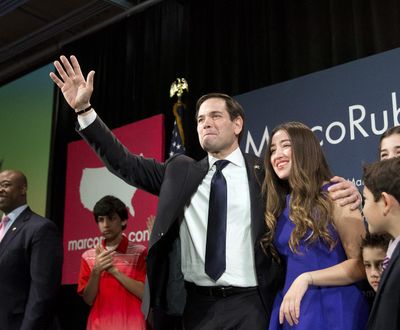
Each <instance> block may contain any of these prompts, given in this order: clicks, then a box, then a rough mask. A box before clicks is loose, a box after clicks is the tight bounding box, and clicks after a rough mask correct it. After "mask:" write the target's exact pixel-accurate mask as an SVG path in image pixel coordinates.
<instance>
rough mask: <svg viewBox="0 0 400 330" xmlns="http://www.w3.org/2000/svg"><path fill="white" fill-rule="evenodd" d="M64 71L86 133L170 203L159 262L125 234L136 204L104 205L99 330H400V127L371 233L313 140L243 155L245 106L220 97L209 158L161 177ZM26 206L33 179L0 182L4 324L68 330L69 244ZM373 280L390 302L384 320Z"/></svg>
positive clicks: (85, 84)
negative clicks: (63, 300) (61, 318)
mask: <svg viewBox="0 0 400 330" xmlns="http://www.w3.org/2000/svg"><path fill="white" fill-rule="evenodd" d="M54 64H55V68H56V71H57V73H58V75H57V74H56V73H53V72H52V73H50V77H51V79H52V80H53V81H54V82H55V84H56V85H57V86H58V87H59V88H60V90H61V92H62V93H63V95H64V98H65V100H66V101H67V103H68V104H69V105H70V107H71V108H72V109H74V111H75V113H76V114H77V120H78V126H77V127H78V128H77V132H78V133H79V134H80V135H81V136H82V138H83V139H84V140H85V141H87V143H88V144H89V145H90V146H91V147H92V149H93V150H94V152H95V153H97V155H98V157H99V158H100V159H101V160H102V162H103V163H104V164H105V165H106V166H107V168H108V169H109V170H110V171H111V172H112V173H114V174H115V175H116V176H118V177H120V178H121V179H123V180H124V181H125V182H127V183H129V184H131V185H134V186H135V187H138V188H140V189H143V190H145V191H147V192H150V193H152V194H155V195H157V196H158V197H159V202H158V210H157V215H156V218H155V220H154V223H153V222H152V223H151V226H150V227H151V229H152V230H151V236H150V241H149V245H148V250H147V249H146V248H144V247H143V246H141V245H138V244H134V243H132V242H129V241H128V239H127V237H126V236H125V235H124V234H123V231H124V229H125V228H126V224H127V219H128V214H127V209H126V206H125V205H124V204H123V202H122V201H120V200H119V199H117V198H116V197H113V196H105V197H103V198H102V199H101V200H99V201H98V202H97V203H96V205H95V207H94V210H93V215H94V219H95V222H96V224H97V226H98V228H99V231H100V233H101V235H102V236H103V238H104V240H102V243H101V244H99V246H97V247H96V248H94V249H90V250H88V251H85V252H84V253H83V255H82V258H81V268H80V273H79V279H78V293H79V294H80V295H82V298H83V300H84V301H85V302H86V303H87V304H89V305H90V306H91V311H90V315H89V318H88V322H87V329H116V330H123V329H169V327H172V323H168V326H167V325H166V324H167V323H165V322H166V320H167V319H168V315H172V316H174V320H175V321H176V324H174V325H173V326H174V327H175V329H207V330H209V329H270V330H278V329H307V330H309V329H311V330H312V329H343V330H346V329H349V330H350V329H398V328H400V319H399V316H398V315H399V313H398V312H399V310H400V292H399V290H398V288H397V281H396V279H397V277H398V275H400V274H399V272H400V261H397V259H398V258H399V254H400V250H399V249H400V247H398V246H397V243H398V241H399V240H400V178H399V173H400V157H398V158H396V156H399V155H400V127H393V128H391V129H389V130H388V131H387V132H386V133H385V134H383V135H382V137H381V140H380V145H379V160H378V161H377V162H375V163H373V164H371V165H366V166H365V167H364V176H363V180H364V184H365V186H364V191H363V197H364V198H363V199H364V206H363V215H364V216H365V219H366V222H365V221H364V220H363V215H362V212H361V207H360V206H361V196H360V194H359V192H358V190H357V189H356V187H355V186H354V185H353V184H352V183H350V182H348V181H347V180H345V179H343V178H341V177H337V176H333V175H332V173H331V171H330V169H329V166H328V163H327V161H326V159H325V156H324V154H323V151H322V148H321V146H320V144H319V142H318V140H317V138H316V137H315V135H314V133H313V132H312V131H311V129H310V128H308V127H307V126H306V125H304V124H302V123H300V122H288V123H284V124H281V125H279V126H277V127H276V128H275V129H274V130H273V131H272V132H271V135H270V139H269V144H268V147H267V149H266V152H265V156H264V159H263V160H261V159H259V158H257V157H255V156H252V155H248V154H245V153H242V151H241V150H240V148H239V144H240V139H241V136H242V133H243V126H244V121H245V113H244V111H243V108H242V107H241V105H240V104H239V103H238V102H237V101H236V100H235V99H233V98H231V97H230V96H228V95H225V94H220V93H210V94H207V95H204V96H202V97H201V98H200V99H199V100H198V102H197V104H196V120H197V131H198V137H199V142H200V145H201V147H202V148H203V149H204V150H205V151H206V152H207V157H205V158H204V159H202V160H200V161H195V160H194V159H192V158H190V157H188V156H186V155H182V154H181V155H176V156H173V157H171V158H170V159H168V160H167V161H165V162H158V161H156V160H154V159H149V158H145V157H143V156H140V155H135V154H132V153H131V152H129V151H128V150H127V149H126V148H125V147H124V146H123V145H122V144H121V143H120V142H119V141H118V139H116V137H115V136H114V135H113V133H112V132H111V131H110V130H109V129H108V127H107V126H106V125H105V124H104V123H103V121H102V120H101V119H100V117H99V116H98V115H97V113H96V112H95V110H94V109H93V107H92V105H91V103H90V99H91V95H92V92H93V80H94V71H90V72H89V73H88V75H87V77H86V78H85V77H84V76H83V74H82V72H81V69H80V66H79V63H78V61H77V59H76V58H75V57H74V56H71V57H70V58H69V59H67V58H66V57H65V56H61V57H60V60H59V61H55V63H54ZM26 193H27V179H26V177H25V176H24V175H23V173H21V172H19V171H15V170H6V171H3V172H0V210H1V211H2V212H3V213H4V216H3V219H2V222H1V225H0V265H1V269H7V271H6V272H3V271H2V272H0V279H2V280H3V281H1V282H0V283H3V284H0V296H1V297H2V299H1V301H2V302H1V303H0V304H1V305H3V306H0V307H3V308H0V324H1V325H2V326H5V327H6V328H7V329H46V327H48V328H51V327H52V326H56V325H55V323H56V322H54V321H53V319H52V318H51V317H50V316H51V315H52V306H53V305H54V299H55V297H56V292H57V288H58V286H59V285H60V277H61V264H62V247H61V246H62V245H61V238H60V235H59V234H58V232H57V229H56V226H55V225H54V224H53V223H52V222H51V221H50V220H48V219H44V218H43V217H40V216H38V215H36V214H34V213H33V212H32V211H31V210H30V209H29V207H28V206H27V199H26ZM5 267H6V268H5ZM364 280H368V282H369V283H370V285H371V287H372V289H373V290H374V291H375V292H376V297H375V299H374V302H373V305H372V307H371V306H370V304H369V303H368V301H367V299H366V297H365V295H364V294H363V292H362V290H361V289H360V285H359V284H360V282H362V281H364ZM4 283H6V284H4ZM9 283H13V285H9ZM14 284H15V285H14ZM17 293H18V294H17ZM3 297H6V298H7V299H3ZM178 323H179V324H178Z"/></svg>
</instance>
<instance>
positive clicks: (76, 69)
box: [50, 55, 94, 112]
mask: <svg viewBox="0 0 400 330" xmlns="http://www.w3.org/2000/svg"><path fill="white" fill-rule="evenodd" d="M60 61H61V63H60ZM60 61H55V62H54V66H55V68H56V70H57V72H58V74H59V75H60V77H61V79H60V78H59V77H58V76H57V75H56V74H55V73H53V72H51V73H50V78H51V79H52V80H53V81H54V83H55V84H56V85H57V86H58V87H59V88H60V89H61V92H62V93H63V95H64V98H65V100H66V101H67V103H68V104H69V105H70V107H71V108H73V109H74V110H75V111H76V112H78V111H79V110H82V109H86V108H87V107H89V106H90V97H91V96H92V93H93V77H94V71H93V70H92V71H90V72H89V73H88V75H87V77H86V80H85V78H84V77H83V74H82V71H81V68H80V66H79V62H78V60H77V59H76V57H75V56H74V55H72V56H71V57H70V61H68V59H67V58H66V57H65V56H64V55H62V56H61V57H60Z"/></svg>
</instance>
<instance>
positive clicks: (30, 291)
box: [0, 170, 62, 330]
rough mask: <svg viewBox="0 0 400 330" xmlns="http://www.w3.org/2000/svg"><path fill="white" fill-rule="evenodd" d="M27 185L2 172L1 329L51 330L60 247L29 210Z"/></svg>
mask: <svg viewBox="0 0 400 330" xmlns="http://www.w3.org/2000/svg"><path fill="white" fill-rule="evenodd" d="M27 188H28V186H27V180H26V177H25V175H24V174H23V173H21V172H19V171H14V170H4V171H2V172H0V210H1V211H2V212H3V213H4V215H3V218H2V221H1V225H0V328H1V329H7V330H12V329H24V330H28V329H30V330H36V329H38V330H39V329H50V326H52V325H54V319H53V312H54V303H55V298H56V295H57V292H58V289H59V285H60V282H61V266H62V243H61V238H60V234H59V232H58V230H57V227H56V225H55V224H54V223H53V222H52V221H50V220H48V219H45V218H43V217H41V216H39V215H37V214H35V213H34V212H32V211H31V209H30V208H29V207H28V205H27Z"/></svg>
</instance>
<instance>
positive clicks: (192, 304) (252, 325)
mask: <svg viewBox="0 0 400 330" xmlns="http://www.w3.org/2000/svg"><path fill="white" fill-rule="evenodd" d="M268 319H269V317H268V315H267V314H266V312H265V309H264V306H263V303H262V301H261V297H260V294H259V293H258V289H257V288H254V289H252V290H248V291H244V292H240V293H235V294H232V295H229V296H227V297H215V296H209V295H204V294H202V293H199V292H196V290H190V289H189V290H188V296H187V300H186V307H185V311H184V313H183V326H184V329H185V330H228V329H231V330H234V329H235V330H258V329H260V330H261V329H262V330H265V329H268Z"/></svg>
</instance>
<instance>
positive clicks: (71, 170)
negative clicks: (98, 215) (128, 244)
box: [62, 115, 164, 284]
mask: <svg viewBox="0 0 400 330" xmlns="http://www.w3.org/2000/svg"><path fill="white" fill-rule="evenodd" d="M113 132H114V134H115V135H116V137H117V138H118V139H119V140H120V141H121V142H122V144H123V145H125V146H126V147H127V148H128V149H129V150H130V151H131V152H132V153H135V154H139V155H143V156H144V157H150V158H154V159H157V160H159V161H162V160H163V157H164V117H163V115H157V116H154V117H151V118H148V119H145V120H142V121H139V122H135V123H132V124H129V125H125V126H123V127H120V128H116V129H114V130H113ZM67 157H68V158H67V173H66V175H67V176H66V193H65V212H64V265H63V276H62V283H63V284H75V283H77V280H78V275H79V267H80V259H81V255H82V253H83V252H84V251H86V250H88V249H91V248H94V247H95V246H96V245H98V244H99V242H100V240H101V235H100V232H99V228H98V225H97V223H96V222H95V219H94V216H93V213H92V211H93V207H94V205H95V204H96V202H97V201H98V200H99V199H100V198H102V197H104V196H106V195H113V196H115V197H117V198H119V199H121V200H122V201H123V202H124V203H125V205H126V206H127V208H128V214H129V218H128V223H127V228H126V229H125V231H124V233H125V235H126V236H127V237H128V239H129V240H130V241H132V242H136V243H137V244H142V245H144V246H147V244H148V240H149V237H150V233H149V231H148V230H147V225H146V221H147V220H148V219H149V218H150V217H153V216H154V215H155V214H156V208H157V200H158V199H157V197H156V196H153V195H151V194H149V193H146V192H144V191H142V190H139V189H137V188H136V187H133V186H131V185H129V184H127V183H125V182H124V181H123V180H121V179H119V178H118V177H116V176H115V175H114V174H112V173H111V172H109V171H108V170H107V168H106V167H105V166H104V165H103V163H102V162H101V161H100V160H99V159H98V158H97V155H96V154H95V153H94V151H92V150H91V148H90V147H89V146H88V144H87V143H86V142H85V141H83V140H81V141H77V142H71V143H69V145H68V156H67Z"/></svg>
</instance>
